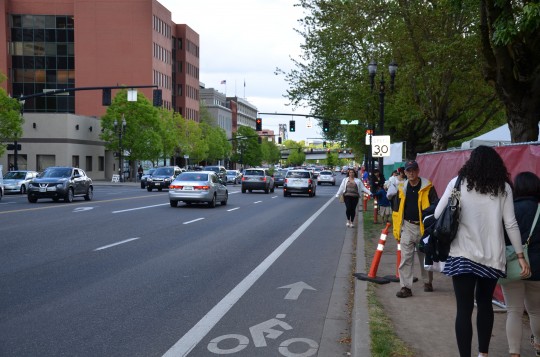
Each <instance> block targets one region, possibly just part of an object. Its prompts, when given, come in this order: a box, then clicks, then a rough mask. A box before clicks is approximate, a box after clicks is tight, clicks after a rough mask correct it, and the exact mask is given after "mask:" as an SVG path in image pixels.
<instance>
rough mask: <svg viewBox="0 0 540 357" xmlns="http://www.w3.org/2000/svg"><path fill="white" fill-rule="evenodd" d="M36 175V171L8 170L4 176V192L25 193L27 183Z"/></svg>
mask: <svg viewBox="0 0 540 357" xmlns="http://www.w3.org/2000/svg"><path fill="white" fill-rule="evenodd" d="M37 175H38V172H37V171H27V170H18V171H9V172H7V173H6V176H4V193H23V194H24V193H26V191H27V189H28V183H30V181H31V180H32V179H33V178H34V177H36V176H37Z"/></svg>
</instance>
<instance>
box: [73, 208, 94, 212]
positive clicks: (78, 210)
mask: <svg viewBox="0 0 540 357" xmlns="http://www.w3.org/2000/svg"><path fill="white" fill-rule="evenodd" d="M93 209H94V207H77V208H75V209H74V210H73V212H84V211H90V210H93Z"/></svg>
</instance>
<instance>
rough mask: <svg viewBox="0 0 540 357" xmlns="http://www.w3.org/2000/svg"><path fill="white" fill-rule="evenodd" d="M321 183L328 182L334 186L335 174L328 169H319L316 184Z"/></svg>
mask: <svg viewBox="0 0 540 357" xmlns="http://www.w3.org/2000/svg"><path fill="white" fill-rule="evenodd" d="M323 183H329V184H331V185H332V186H335V185H336V174H335V173H333V172H332V171H330V170H324V171H321V172H320V173H319V177H317V185H322V184H323Z"/></svg>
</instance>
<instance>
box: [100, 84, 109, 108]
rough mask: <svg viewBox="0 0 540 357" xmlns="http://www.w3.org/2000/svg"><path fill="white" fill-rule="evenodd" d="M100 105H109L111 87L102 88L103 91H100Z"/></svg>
mask: <svg viewBox="0 0 540 357" xmlns="http://www.w3.org/2000/svg"><path fill="white" fill-rule="evenodd" d="M101 105H103V106H104V107H108V106H109V105H111V89H110V88H105V89H103V92H102V93H101Z"/></svg>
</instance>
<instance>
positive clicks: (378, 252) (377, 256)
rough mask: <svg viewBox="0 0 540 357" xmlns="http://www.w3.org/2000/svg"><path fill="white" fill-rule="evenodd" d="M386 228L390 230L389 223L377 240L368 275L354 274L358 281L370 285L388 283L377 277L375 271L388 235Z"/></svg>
mask: <svg viewBox="0 0 540 357" xmlns="http://www.w3.org/2000/svg"><path fill="white" fill-rule="evenodd" d="M388 228H390V223H386V227H385V228H384V229H383V230H382V231H381V237H380V238H379V244H378V245H377V250H376V251H375V255H374V257H373V260H372V261H371V267H370V269H369V273H368V274H367V275H366V274H364V273H355V274H353V276H355V277H356V278H358V279H360V280H367V281H371V282H372V283H377V284H387V283H389V282H390V281H388V280H386V279H384V278H379V277H377V269H378V268H379V263H380V261H381V256H382V252H383V250H384V244H385V243H386V236H387V235H388Z"/></svg>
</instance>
